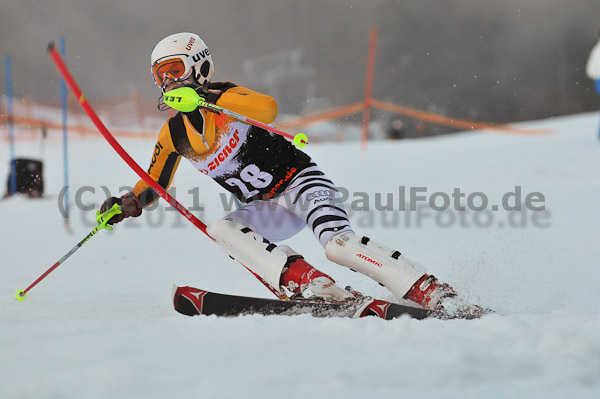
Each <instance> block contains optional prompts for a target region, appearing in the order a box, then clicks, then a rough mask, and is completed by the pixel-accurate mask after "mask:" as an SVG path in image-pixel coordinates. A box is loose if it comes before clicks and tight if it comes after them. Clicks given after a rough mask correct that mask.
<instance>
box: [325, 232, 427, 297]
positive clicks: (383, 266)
mask: <svg viewBox="0 0 600 399" xmlns="http://www.w3.org/2000/svg"><path fill="white" fill-rule="evenodd" d="M325 254H326V256H327V259H329V260H330V261H332V262H335V263H337V264H340V265H342V266H346V267H348V268H350V269H352V270H354V271H357V272H360V273H362V274H365V275H367V276H369V277H371V278H372V279H373V280H375V281H377V282H378V283H379V284H381V285H383V286H384V287H386V288H387V289H388V290H390V291H391V292H392V294H394V295H395V296H396V297H398V298H402V297H404V295H406V293H407V292H408V291H409V290H410V288H411V287H412V286H413V285H414V284H415V283H416V282H417V281H418V280H419V278H421V277H422V276H423V275H424V274H425V272H426V270H425V268H424V267H423V266H422V265H420V264H418V263H416V262H414V261H411V260H410V259H407V258H405V257H404V256H402V254H400V252H398V251H395V250H393V249H389V248H386V247H384V246H382V245H380V244H377V243H375V242H373V241H371V240H370V239H369V238H367V237H362V238H359V237H357V236H355V235H353V234H348V233H342V234H338V235H336V236H334V237H333V238H332V239H331V240H330V241H329V242H328V243H327V247H325Z"/></svg>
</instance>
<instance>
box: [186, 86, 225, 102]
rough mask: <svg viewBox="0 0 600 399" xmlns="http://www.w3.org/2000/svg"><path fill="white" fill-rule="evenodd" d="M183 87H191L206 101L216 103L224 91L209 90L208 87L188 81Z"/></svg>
mask: <svg viewBox="0 0 600 399" xmlns="http://www.w3.org/2000/svg"><path fill="white" fill-rule="evenodd" d="M183 87H191V88H192V89H194V90H195V91H196V93H198V95H199V96H200V97H202V98H203V99H204V100H205V101H206V102H209V103H212V104H216V103H217V100H218V99H219V97H221V94H223V92H222V91H221V90H209V89H208V88H204V87H202V86H200V85H199V84H196V83H188V84H186V85H184V86H183Z"/></svg>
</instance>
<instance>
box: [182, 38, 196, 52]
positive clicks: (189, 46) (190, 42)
mask: <svg viewBox="0 0 600 399" xmlns="http://www.w3.org/2000/svg"><path fill="white" fill-rule="evenodd" d="M195 41H196V39H194V38H193V37H190V41H189V42H188V44H187V46H185V49H186V50H187V51H191V50H192V46H193V45H194V42H195Z"/></svg>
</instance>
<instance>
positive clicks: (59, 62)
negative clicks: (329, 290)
mask: <svg viewBox="0 0 600 399" xmlns="http://www.w3.org/2000/svg"><path fill="white" fill-rule="evenodd" d="M48 54H49V56H50V58H51V59H52V61H54V64H55V65H56V67H57V68H58V71H59V73H60V74H61V76H62V77H63V79H64V80H65V82H66V83H67V85H68V86H69V88H70V89H71V91H73V94H74V95H75V97H76V98H77V100H78V101H79V105H81V107H82V108H83V110H84V111H85V113H86V114H87V115H88V117H89V118H90V119H91V120H92V122H94V125H96V127H97V128H98V130H99V131H100V133H101V134H102V136H104V138H105V139H106V141H108V143H109V144H110V145H111V146H112V148H113V149H114V150H115V151H116V152H117V153H118V154H119V155H120V156H121V158H122V159H123V160H124V161H125V162H126V163H127V165H129V167H130V168H131V169H133V171H134V172H135V173H136V174H137V175H138V176H139V177H140V178H141V179H142V180H144V181H145V182H146V184H148V185H149V186H150V187H152V189H153V190H154V191H155V192H156V193H157V194H158V195H159V196H161V197H162V198H163V199H164V200H165V201H167V202H168V203H169V205H171V206H172V207H173V208H175V209H177V211H179V213H181V214H182V215H183V216H184V217H185V218H186V219H187V220H189V221H190V223H192V224H193V225H194V226H196V227H197V228H198V229H200V231H202V232H203V233H204V234H206V235H207V236H208V237H210V238H211V239H212V240H214V239H213V238H212V237H211V236H210V235H209V234H208V232H207V231H206V225H205V224H204V223H202V221H201V220H200V219H198V218H197V217H196V216H194V215H193V214H192V213H191V212H190V211H189V210H188V209H187V208H186V207H184V206H183V205H181V204H180V203H179V202H178V201H177V200H176V199H175V198H173V197H172V196H171V195H170V194H169V193H168V192H167V191H166V190H165V189H164V188H162V187H161V186H160V185H159V184H158V183H157V182H155V181H154V180H153V179H152V178H151V177H150V175H149V174H148V173H146V172H145V171H144V170H143V169H142V168H141V167H140V166H139V165H138V164H137V163H136V162H135V161H134V160H133V158H131V156H129V154H128V153H127V151H125V149H123V147H121V145H120V144H119V142H118V141H117V140H116V139H115V138H114V136H113V135H112V134H111V133H110V131H109V130H108V129H107V128H106V126H105V125H104V123H102V121H101V120H100V118H99V117H98V115H97V114H96V112H94V109H93V108H92V106H91V105H90V104H89V102H88V101H87V99H86V98H85V97H84V95H83V93H82V92H81V90H80V89H79V86H77V83H76V82H75V79H73V76H71V73H70V72H69V69H68V68H67V66H66V64H65V63H64V61H63V59H62V57H61V56H60V55H59V54H58V52H57V51H56V48H55V47H54V43H53V42H50V43H48ZM242 266H244V265H242ZM244 267H246V266H244ZM246 269H247V270H248V271H249V272H250V273H252V274H253V275H254V276H255V277H256V278H258V280H259V281H260V282H261V283H263V284H264V285H265V287H267V288H268V289H269V290H270V291H271V292H272V293H273V294H275V296H277V297H278V298H281V299H283V298H282V294H281V293H280V292H279V291H277V290H275V289H274V288H273V287H271V286H270V285H268V284H267V283H266V282H265V281H264V280H263V279H262V278H260V277H259V276H257V275H256V274H255V273H254V272H252V270H250V269H248V268H247V267H246Z"/></svg>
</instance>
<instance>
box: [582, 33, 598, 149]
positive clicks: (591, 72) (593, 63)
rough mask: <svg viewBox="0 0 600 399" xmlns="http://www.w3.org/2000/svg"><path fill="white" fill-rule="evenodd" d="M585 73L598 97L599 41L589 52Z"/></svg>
mask: <svg viewBox="0 0 600 399" xmlns="http://www.w3.org/2000/svg"><path fill="white" fill-rule="evenodd" d="M599 36H600V34H599ZM585 71H586V73H587V76H588V78H590V79H592V80H593V81H594V84H595V86H596V92H597V93H598V95H599V96H600V40H599V41H598V43H596V45H595V46H594V47H593V48H592V51H591V52H590V56H589V58H588V61H587V65H586V69H585ZM598 138H599V139H600V128H599V130H598Z"/></svg>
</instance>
